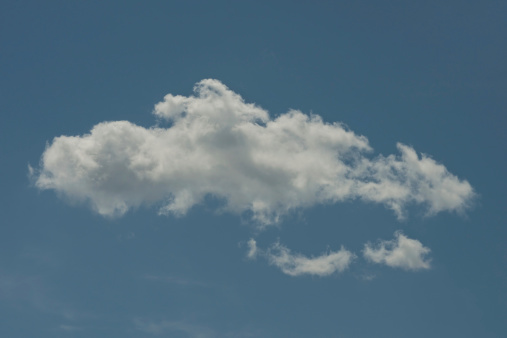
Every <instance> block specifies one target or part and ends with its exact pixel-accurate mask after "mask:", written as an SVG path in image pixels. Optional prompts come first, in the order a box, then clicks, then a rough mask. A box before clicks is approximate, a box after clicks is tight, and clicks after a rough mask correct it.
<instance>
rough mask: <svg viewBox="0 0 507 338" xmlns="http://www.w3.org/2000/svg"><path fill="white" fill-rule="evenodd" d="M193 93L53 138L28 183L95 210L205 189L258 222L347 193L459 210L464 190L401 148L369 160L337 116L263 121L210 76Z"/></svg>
mask: <svg viewBox="0 0 507 338" xmlns="http://www.w3.org/2000/svg"><path fill="white" fill-rule="evenodd" d="M194 91H195V95H191V96H181V95H172V94H168V95H166V96H165V97H164V100H163V101H162V102H160V103H158V104H156V105H155V108H154V114H155V116H156V117H157V118H158V119H159V121H160V122H161V124H160V125H159V126H156V127H151V128H144V127H141V126H138V125H135V124H133V123H130V122H128V121H115V122H102V123H99V124H97V125H96V126H95V127H93V128H92V130H91V131H90V133H89V134H85V135H81V136H59V137H55V138H54V139H53V141H52V142H50V143H49V144H48V146H47V148H46V150H45V151H44V153H43V155H42V159H41V162H40V163H41V165H40V167H39V168H38V169H33V168H29V172H30V175H31V176H32V178H33V180H34V184H35V186H36V187H38V188H39V189H42V190H46V189H51V190H55V191H56V192H58V193H59V194H60V195H63V196H65V197H66V198H67V199H69V200H74V201H81V202H84V203H87V204H89V205H90V206H91V207H92V208H93V210H95V211H96V212H98V213H99V214H101V215H104V216H120V215H123V214H124V213H125V212H127V211H128V210H129V209H131V208H135V207H138V206H140V205H151V204H158V205H161V204H162V205H163V206H162V207H161V208H160V209H159V213H161V214H173V215H176V216H182V215H185V214H186V213H187V212H188V210H189V209H190V208H192V207H193V206H195V205H197V204H199V203H201V202H202V201H203V200H204V198H205V197H206V196H207V195H212V196H216V197H218V198H220V199H221V200H223V201H224V204H223V205H222V206H221V207H220V208H221V209H222V210H226V211H230V212H234V213H243V212H247V213H248V214H250V215H252V217H253V219H254V220H255V221H256V222H257V223H258V224H260V225H268V224H273V223H277V222H278V221H279V220H280V218H281V217H282V216H284V215H286V214H287V213H289V212H291V211H293V210H295V209H298V208H308V207H311V206H314V205H317V204H322V203H337V202H340V201H345V200H350V199H360V200H363V201H366V202H375V203H380V204H383V205H385V206H386V207H388V208H390V209H392V210H393V211H394V212H395V214H396V215H397V217H398V218H403V217H405V214H406V211H405V210H406V206H407V205H409V204H417V205H422V206H424V207H425V208H426V211H427V213H428V214H435V213H438V212H441V211H455V212H461V211H463V210H465V209H466V208H467V207H468V206H469V205H470V203H471V201H472V199H473V197H474V195H475V194H474V191H473V189H472V186H471V185H470V184H469V183H468V182H467V181H466V180H461V179H459V178H458V177H456V176H455V175H453V174H451V173H450V172H449V171H448V170H447V169H446V167H445V166H444V165H442V164H439V163H437V162H436V161H435V160H433V159H432V158H430V157H429V156H427V155H424V154H423V155H420V154H418V153H417V152H416V151H415V150H414V149H413V148H412V147H410V146H407V145H403V144H401V143H399V144H398V151H399V155H397V156H395V155H389V156H387V157H386V156H382V155H379V156H377V157H370V156H368V154H369V153H371V151H372V149H371V147H370V145H369V143H368V139H367V138H366V137H365V136H361V135H357V134H355V133H354V132H353V131H351V130H348V129H347V128H346V127H345V126H344V125H343V124H341V123H337V122H334V123H325V122H324V121H323V120H322V118H321V117H320V116H318V115H306V114H304V113H302V112H300V111H297V110H291V111H289V112H288V113H286V114H281V115H279V116H278V117H276V118H272V117H270V116H269V114H268V112H267V111H266V110H264V109H262V108H261V107H259V106H256V105H254V104H251V103H245V102H244V100H243V99H242V98H241V96H240V95H238V94H236V93H234V92H233V91H231V90H230V89H229V88H227V87H226V86H225V85H224V84H222V83H221V82H220V81H218V80H213V79H206V80H202V81H200V82H199V83H197V84H196V86H195V88H194ZM165 121H167V122H168V123H169V124H168V125H167V127H163V123H164V122H165Z"/></svg>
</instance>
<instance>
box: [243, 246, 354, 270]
mask: <svg viewBox="0 0 507 338" xmlns="http://www.w3.org/2000/svg"><path fill="white" fill-rule="evenodd" d="M248 247H249V251H248V253H247V257H248V258H250V259H253V258H256V257H257V256H262V257H264V258H266V259H267V260H268V262H269V263H270V264H271V265H274V266H276V267H278V268H280V270H282V272H283V273H285V274H287V275H289V276H301V275H316V276H320V277H324V276H329V275H331V274H333V273H335V272H342V271H344V270H345V269H347V268H348V267H349V265H350V264H351V263H352V261H353V260H354V258H355V257H356V256H355V255H354V254H353V253H352V252H350V251H347V250H346V249H345V248H343V247H342V248H341V249H340V250H339V251H329V252H327V253H324V254H322V255H321V256H317V257H306V256H304V255H301V254H297V253H296V254H294V253H292V252H291V251H290V249H288V248H287V247H285V246H284V245H282V244H280V243H279V242H276V243H275V244H273V245H272V246H271V247H269V248H268V249H266V250H262V249H260V248H258V247H257V243H256V241H255V240H254V239H250V240H249V241H248Z"/></svg>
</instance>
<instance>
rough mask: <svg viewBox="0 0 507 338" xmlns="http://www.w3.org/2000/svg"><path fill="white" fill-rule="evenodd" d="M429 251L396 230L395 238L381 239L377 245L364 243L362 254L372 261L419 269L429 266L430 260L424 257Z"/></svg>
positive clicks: (406, 268) (394, 266) (408, 268)
mask: <svg viewBox="0 0 507 338" xmlns="http://www.w3.org/2000/svg"><path fill="white" fill-rule="evenodd" d="M430 251H431V250H430V249H429V248H427V247H424V246H423V245H422V243H421V242H419V241H418V240H416V239H410V238H408V237H406V236H405V235H403V234H402V233H401V232H396V233H395V239H393V240H390V241H385V240H381V241H379V243H378V246H373V245H372V244H371V243H367V244H365V246H364V250H363V254H364V257H365V258H366V259H367V260H369V261H371V262H373V263H379V264H385V265H387V266H390V267H393V268H402V269H405V270H420V269H429V268H430V261H429V260H428V259H426V258H425V256H426V255H427V254H428V253H429V252H430Z"/></svg>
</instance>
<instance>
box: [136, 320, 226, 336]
mask: <svg viewBox="0 0 507 338" xmlns="http://www.w3.org/2000/svg"><path fill="white" fill-rule="evenodd" d="M134 325H135V326H136V328H137V330H139V331H142V332H144V333H148V334H151V335H155V336H159V335H164V336H167V335H168V334H171V333H173V334H174V333H180V334H181V333H183V334H185V336H186V337H189V338H214V337H217V335H216V333H215V331H214V330H212V329H210V328H208V327H205V326H201V325H196V324H191V323H188V322H185V321H168V320H163V321H158V322H157V321H151V320H143V319H135V320H134Z"/></svg>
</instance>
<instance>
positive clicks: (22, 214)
mask: <svg viewBox="0 0 507 338" xmlns="http://www.w3.org/2000/svg"><path fill="white" fill-rule="evenodd" d="M506 15H507V4H506V3H505V2H501V1H482V2H475V1H425V2H403V1H384V2H375V1H336V2H332V1H319V2H314V3H311V2H309V1H293V2H290V1H274V2H267V1H266V2H264V1H243V2H232V1H215V2H206V1H187V2H183V1H173V2H164V1H150V2H145V3H142V2H140V1H121V2H120V1H110V2H98V1H72V2H71V1H45V2H38V1H2V2H1V3H0V45H1V46H2V47H1V48H0V111H1V112H2V123H1V124H0V130H1V132H0V145H1V149H2V153H3V159H4V160H3V162H2V165H1V166H0V174H1V177H2V179H1V187H2V192H1V194H0V199H1V205H2V207H1V208H0V215H1V216H2V222H1V226H0V231H1V236H0V314H1V316H0V335H1V336H2V337H152V336H153V337H343V338H349V337H350V338H355V337H357V338H369V337H390V338H391V337H395V338H397V337H399V338H405V337H410V338H417V337H437V338H438V337H474V338H475V337H485V338H488V337H492V338H493V337H498V338H500V337H505V336H506V335H507V320H506V318H507V246H506V243H507V208H506V207H505V201H506V200H507V184H506V179H505V173H506V172H507V156H506V151H505V149H506V146H507V133H506V132H505V129H506V125H507V118H506V116H507V114H506V110H507V95H506V92H507V63H506V61H505V60H507V45H506V43H505V42H506V41H507V21H506V20H505V17H506ZM203 79H217V80H219V81H221V82H222V83H223V84H225V85H226V86H227V87H228V88H229V89H230V90H231V91H233V92H235V93H237V94H239V95H241V97H242V98H243V99H244V101H245V102H246V103H254V104H256V105H257V106H259V107H262V108H263V109H264V110H267V111H269V114H270V117H271V118H272V119H275V118H276V117H278V116H282V115H283V114H285V113H287V111H289V110H290V109H296V110H300V111H302V112H303V113H305V114H315V115H319V116H321V117H322V119H323V121H324V122H326V123H330V124H332V123H334V122H339V123H343V124H344V125H346V126H347V128H348V129H349V130H351V131H353V132H354V133H356V134H357V135H364V136H365V137H367V139H368V141H369V145H370V146H371V147H372V148H373V150H372V151H371V152H370V153H368V154H367V155H366V156H367V158H375V156H378V155H379V154H382V155H384V156H388V155H390V154H398V153H399V151H398V150H397V148H396V145H397V143H402V144H405V145H408V146H410V147H413V148H414V149H415V150H416V151H417V152H418V154H421V153H422V154H427V155H428V156H429V157H431V158H432V159H434V160H435V161H436V162H438V163H441V164H443V165H444V166H445V167H446V168H447V170H448V171H449V172H450V173H452V174H453V175H456V176H457V177H458V178H459V179H460V180H466V181H467V182H469V183H470V185H471V186H472V188H473V189H474V191H475V193H476V196H475V198H474V199H473V205H471V206H470V207H467V208H465V210H464V212H463V213H457V212H454V211H442V212H439V213H437V214H435V215H427V213H426V209H425V208H424V207H422V206H421V205H416V204H410V205H409V206H408V207H407V217H406V218H405V219H398V218H397V217H396V215H395V213H393V211H392V210H389V208H386V207H385V206H384V205H382V204H375V203H372V202H364V201H361V200H360V199H347V200H346V201H343V202H336V203H331V202H329V201H328V202H325V203H321V202H316V203H314V204H312V205H311V206H309V207H301V208H296V209H295V210H292V211H291V212H289V213H288V214H286V215H284V216H283V217H282V219H281V221H280V222H279V223H277V224H275V225H268V226H266V227H265V228H264V229H259V226H258V224H257V223H256V222H255V221H254V220H252V218H251V211H249V210H246V211H244V212H240V213H239V214H238V213H234V212H229V211H222V212H220V211H217V207H219V206H220V205H221V204H222V203H223V200H221V199H220V197H219V198H214V197H211V196H209V195H208V196H207V197H206V198H205V200H204V201H203V202H202V203H198V205H196V206H193V207H192V208H190V210H189V211H188V212H187V213H186V214H185V215H183V216H179V217H177V216H174V215H171V214H170V215H158V214H157V211H158V209H157V207H159V206H160V203H159V202H157V203H158V204H157V203H155V205H151V206H146V205H143V206H140V207H134V208H132V209H131V210H129V211H127V212H126V213H125V214H124V215H122V216H121V217H107V216H106V217H103V216H101V215H99V214H98V213H97V212H95V211H93V210H91V208H90V207H89V205H87V204H83V203H79V202H76V201H71V200H69V199H68V198H67V197H66V196H65V195H64V194H62V193H61V192H60V193H58V192H55V191H52V189H49V190H41V189H38V188H37V187H35V186H34V184H35V183H34V177H30V175H29V169H28V168H29V166H31V167H33V168H36V170H40V169H41V166H43V163H42V162H41V156H42V154H43V153H44V151H45V150H46V149H48V147H49V146H50V145H51V144H52V142H53V139H54V138H55V137H58V136H62V135H66V136H80V135H85V134H87V133H89V132H90V130H91V129H92V128H93V127H94V126H95V125H97V124H99V123H102V122H111V121H123V120H125V121H130V122H131V123H133V124H136V125H138V126H141V127H144V128H150V127H152V126H155V125H157V123H158V124H159V125H162V126H163V124H161V122H160V120H159V119H158V118H157V117H156V116H154V115H153V114H152V112H153V110H154V105H155V104H156V103H158V102H161V101H162V100H163V99H164V96H165V95H166V94H169V93H170V94H173V95H183V96H190V95H192V94H193V92H192V89H193V87H194V85H195V84H196V83H198V82H199V81H201V80H203ZM165 127H170V126H168V125H165ZM197 179H199V178H196V180H197ZM396 231H401V232H402V233H403V234H404V235H406V236H407V237H408V238H411V239H414V240H417V241H420V243H422V245H424V247H427V248H429V249H430V250H431V251H430V252H429V253H428V254H427V256H426V259H427V262H429V263H428V264H429V268H420V266H419V268H418V269H412V270H410V269H404V268H399V267H392V266H388V265H386V264H375V263H373V262H372V261H368V260H367V259H365V257H364V256H363V254H362V251H363V249H364V245H365V243H368V242H370V243H377V241H378V240H391V239H393V238H394V237H393V236H394V234H395V232H396ZM251 238H255V240H256V243H257V245H258V247H259V250H263V249H266V250H267V251H266V252H265V253H264V254H261V256H259V257H257V259H249V258H248V257H247V255H248V252H249V246H248V240H249V239H251ZM277 241H278V242H279V243H281V245H284V246H286V247H287V248H289V249H290V250H291V252H292V253H294V254H300V255H304V256H305V257H308V258H316V257H318V256H320V255H326V254H330V253H332V252H336V251H338V250H340V248H341V247H342V246H343V247H344V248H345V249H346V250H349V251H350V252H351V253H353V254H354V255H355V258H353V259H352V261H351V262H350V265H348V266H347V268H345V269H344V270H343V271H335V272H333V273H331V274H329V275H322V276H321V275H318V274H313V275H311V274H301V275H295V276H293V275H290V274H287V273H284V271H282V270H283V269H282V268H281V267H280V266H276V264H275V263H273V262H274V260H273V257H274V256H269V255H270V253H269V250H268V249H267V248H269V247H270V246H271V245H272V244H273V243H276V242H277ZM263 255H264V256H263ZM301 257H302V256H301ZM323 257H324V256H323ZM270 259H271V261H270ZM414 270H415V271H414Z"/></svg>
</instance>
